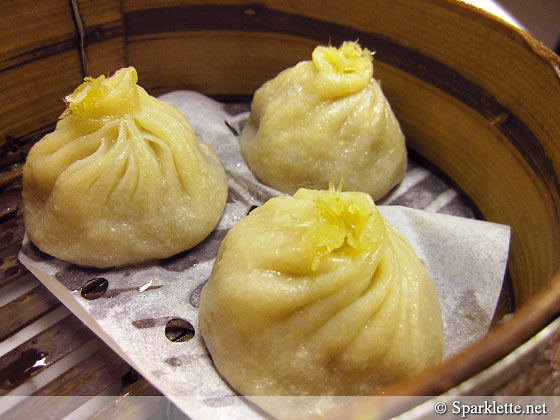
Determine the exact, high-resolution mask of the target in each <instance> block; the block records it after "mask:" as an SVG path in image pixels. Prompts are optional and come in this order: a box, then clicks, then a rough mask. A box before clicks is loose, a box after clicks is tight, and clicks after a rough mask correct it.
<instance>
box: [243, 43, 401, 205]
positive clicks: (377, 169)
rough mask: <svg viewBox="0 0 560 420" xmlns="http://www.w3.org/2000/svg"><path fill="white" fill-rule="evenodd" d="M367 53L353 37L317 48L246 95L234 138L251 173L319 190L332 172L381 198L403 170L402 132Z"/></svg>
mask: <svg viewBox="0 0 560 420" xmlns="http://www.w3.org/2000/svg"><path fill="white" fill-rule="evenodd" d="M372 75H373V65H372V55H371V53H370V52H369V51H368V50H366V49H364V50H362V49H361V48H360V47H359V46H358V45H357V44H356V43H351V42H345V43H343V44H342V46H341V47H340V48H339V49H337V48H334V47H331V46H329V47H317V48H315V51H313V60H312V61H303V62H300V63H299V64H297V65H296V66H295V67H292V68H289V69H287V70H285V71H283V72H281V73H280V74H279V75H278V76H277V77H276V78H274V79H272V80H270V81H268V82H266V83H265V84H264V85H263V86H262V87H261V88H260V89H258V90H257V92H256V93H255V95H254V98H253V102H252V105H251V115H250V117H249V121H248V122H247V124H246V125H245V127H244V129H243V132H242V134H241V136H240V139H239V142H240V146H241V152H242V154H243V157H244V159H245V162H246V163H247V165H248V166H249V168H250V169H251V170H252V171H253V173H254V175H255V176H256V177H257V179H258V180H259V181H261V182H263V183H264V184H266V185H268V186H271V187H273V188H276V189H277V190H279V191H283V192H285V193H289V194H293V193H294V192H295V191H296V190H297V189H298V188H300V187H304V188H314V189H325V188H327V187H328V183H329V181H330V180H331V179H332V178H333V174H334V175H337V176H339V177H343V178H344V185H345V188H346V189H348V190H350V191H363V192H366V193H369V194H370V195H371V196H372V197H373V199H374V200H377V199H379V198H381V197H383V196H384V195H385V194H386V193H387V192H388V191H389V190H390V189H391V188H392V187H394V186H395V185H396V184H397V183H398V182H399V181H400V180H401V179H402V177H403V176H404V173H405V170H406V148H405V142H404V136H403V134H402V132H401V129H400V127H399V123H398V122H397V120H396V118H395V116H394V114H393V111H392V110H391V107H390V106H389V103H388V102H387V100H386V98H385V96H384V95H383V92H382V91H381V88H380V86H379V84H378V83H377V82H376V81H375V80H374V79H373V78H372Z"/></svg>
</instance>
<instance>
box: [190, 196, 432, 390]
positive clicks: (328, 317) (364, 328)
mask: <svg viewBox="0 0 560 420" xmlns="http://www.w3.org/2000/svg"><path fill="white" fill-rule="evenodd" d="M199 327H200V331H201V333H202V336H203V338H204V341H205V343H206V345H207V347H208V349H209V351H210V354H211V355H212V359H213V361H214V363H215V365H216V367H217V369H218V371H219V372H220V373H221V374H222V376H223V377H224V378H225V379H226V380H227V381H228V382H229V383H230V384H231V385H232V386H233V387H234V388H235V389H236V390H237V391H239V392H240V393H241V394H244V395H253V396H255V395H263V396H267V395H365V394H369V393H373V392H377V391H379V390H380V389H381V388H382V387H383V386H385V385H387V384H389V383H391V382H393V381H396V380H398V379H401V378H403V377H406V376H410V375H414V374H417V373H419V372H420V371H422V370H423V369H425V368H428V367H430V366H433V365H435V364H437V363H439V362H440V361H441V358H442V352H443V322H442V315H441V308H440V305H439V300H438V297H437V293H436V290H435V288H434V284H433V281H432V279H431V277H430V276H429V274H428V273H427V271H426V269H425V268H424V266H423V265H422V263H421V262H420V261H419V259H418V257H417V256H416V254H415V252H414V250H413V249H412V248H411V246H410V244H409V243H408V242H407V241H406V240H405V239H404V238H403V237H402V236H401V234H399V233H398V232H397V231H396V230H395V229H394V228H393V227H392V226H391V225H390V224H389V223H388V222H387V221H385V220H384V219H383V218H382V217H381V215H380V214H379V212H378V210H377V208H376V207H375V205H374V203H373V201H372V200H371V197H370V196H368V195H367V194H364V193H357V192H339V191H334V190H332V189H331V190H329V191H312V190H305V189H301V190H299V191H298V192H297V193H296V194H295V195H294V196H293V197H277V198H273V199H271V200H269V201H268V202H267V203H266V204H264V205H263V206H261V207H259V208H258V209H256V210H254V211H253V212H251V213H250V214H249V216H247V217H246V218H244V219H242V220H241V221H240V222H238V223H237V224H236V225H235V226H234V227H233V228H232V229H231V230H230V231H229V232H228V234H227V236H226V237H225V239H224V241H223V243H222V246H221V248H220V251H219V253H218V257H217V259H216V262H215V264H214V268H213V271H212V274H211V276H210V279H209V281H208V283H207V284H206V285H205V287H204V288H203V290H202V296H201V301H200V313H199Z"/></svg>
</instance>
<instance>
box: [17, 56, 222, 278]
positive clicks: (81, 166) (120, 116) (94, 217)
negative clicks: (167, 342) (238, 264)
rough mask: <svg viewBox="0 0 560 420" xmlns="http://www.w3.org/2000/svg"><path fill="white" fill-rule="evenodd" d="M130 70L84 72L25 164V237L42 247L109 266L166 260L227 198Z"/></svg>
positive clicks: (209, 223) (177, 120) (216, 175)
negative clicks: (83, 78) (86, 75)
mask: <svg viewBox="0 0 560 420" xmlns="http://www.w3.org/2000/svg"><path fill="white" fill-rule="evenodd" d="M137 79H138V77H137V73H136V70H135V69H134V68H133V67H129V68H125V69H121V70H119V71H117V72H116V73H115V74H114V75H113V76H112V77H110V78H105V77H104V76H101V77H99V78H96V79H91V78H87V79H86V81H85V82H84V83H83V84H82V85H81V86H79V87H78V88H77V89H76V90H75V91H74V93H73V94H71V95H69V96H67V97H66V99H65V100H66V102H67V109H66V111H65V112H64V113H63V114H62V115H61V117H60V120H59V121H58V123H57V125H56V129H55V130H54V132H52V133H49V134H47V135H46V136H44V137H43V138H42V139H41V140H40V141H39V142H38V143H37V144H35V145H34V146H33V148H32V149H31V151H30V152H29V156H28V158H27V161H26V164H25V166H24V170H23V206H24V220H25V227H26V231H27V234H28V235H29V237H30V239H31V240H32V241H33V243H34V244H35V245H36V246H37V247H39V248H40V249H41V250H42V251H44V252H46V253H48V254H51V255H53V256H55V257H58V258H60V259H63V260H67V261H70V262H72V263H75V264H79V265H84V266H94V267H110V266H120V265H125V264H132V263H139V262H143V261H146V260H151V259H157V258H165V257H169V256H171V255H174V254H176V253H179V252H181V251H184V250H186V249H189V248H191V247H193V246H195V245H196V244H198V243H199V242H201V241H202V240H203V239H204V238H205V237H206V236H207V235H208V234H209V233H210V232H211V231H212V229H213V228H214V227H215V226H216V224H217V222H218V220H219V219H220V217H221V215H222V213H223V209H224V206H225V202H226V198H227V181H226V176H225V172H224V169H223V168H222V166H221V164H220V162H219V161H218V158H217V157H216V155H215V154H214V152H213V151H212V150H211V149H210V148H209V147H208V146H207V145H206V144H204V143H202V142H200V141H199V140H198V139H197V138H196V136H195V134H194V132H193V129H192V128H191V126H190V125H189V123H188V122H187V120H186V119H185V118H184V117H183V116H182V115H181V114H180V113H179V112H178V111H177V110H176V109H174V108H173V107H172V106H170V105H168V104H166V103H164V102H162V101H160V100H158V99H156V98H154V97H152V96H150V95H148V94H147V93H146V91H145V90H144V89H143V88H141V87H140V86H138V85H137Z"/></svg>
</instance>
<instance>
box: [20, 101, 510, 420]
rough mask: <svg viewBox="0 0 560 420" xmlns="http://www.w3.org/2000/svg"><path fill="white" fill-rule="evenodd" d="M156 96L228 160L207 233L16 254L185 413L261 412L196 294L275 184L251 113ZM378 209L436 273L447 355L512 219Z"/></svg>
mask: <svg viewBox="0 0 560 420" xmlns="http://www.w3.org/2000/svg"><path fill="white" fill-rule="evenodd" d="M161 99H163V100H165V101H166V102H168V103H170V104H172V105H173V106H175V107H176V108H177V109H179V111H181V112H182V113H183V114H184V115H185V116H186V117H187V119H188V120H189V122H190V123H191V125H192V126H193V128H194V130H195V132H196V134H197V135H198V137H199V138H200V139H201V140H203V141H205V142H206V143H208V144H209V145H210V146H211V147H212V148H213V149H214V151H215V152H216V153H217V155H218V157H219V158H220V160H221V162H222V164H223V165H224V167H225V169H226V173H227V176H228V182H229V189H230V194H229V198H228V202H227V204H226V209H225V212H224V215H223V217H222V219H221V220H220V222H219V224H218V226H217V227H216V229H215V230H214V232H213V233H212V234H211V235H210V236H209V237H208V238H207V239H206V240H205V241H204V242H203V243H201V244H200V245H198V246H197V247H196V248H194V249H192V250H190V251H187V252H184V253H182V254H180V255H178V256H175V257H171V258H169V259H167V260H162V261H159V262H154V263H149V264H144V265H140V266H133V267H123V268H118V269H113V270H95V269H83V268H80V267H76V266H74V265H71V264H69V263H67V262H64V261H60V260H57V259H53V258H51V257H49V256H47V255H45V254H42V253H41V252H40V251H38V250H37V249H36V248H35V247H34V246H33V245H32V244H30V243H29V242H27V239H25V240H24V245H23V247H22V252H21V253H20V256H19V258H20V261H21V262H22V263H23V264H24V265H25V266H26V267H27V268H28V269H29V270H30V271H31V272H32V273H33V274H34V275H35V276H36V277H37V278H38V279H39V280H41V281H42V282H43V283H44V284H45V286H46V287H47V288H48V289H49V290H50V291H51V292H52V293H53V294H54V295H56V296H57V297H58V298H59V299H60V300H61V301H62V302H63V303H64V304H65V305H66V306H67V307H68V308H69V309H70V310H71V311H72V312H73V313H74V314H75V315H76V316H78V317H79V318H80V319H81V320H82V321H83V322H84V323H85V324H86V325H87V326H88V327H89V328H91V329H92V330H93V331H94V332H95V333H96V334H97V335H99V336H100V337H101V338H102V339H103V340H104V341H105V342H106V343H107V344H108V345H109V346H111V347H112V348H113V349H114V350H115V351H116V352H117V353H118V354H119V355H120V356H121V357H122V358H123V359H125V360H126V361H127V362H128V363H130V364H131V365H132V366H133V367H134V368H135V369H136V370H137V371H138V372H139V373H140V374H141V375H142V376H144V377H145V378H146V379H147V380H148V381H150V382H151V383H152V384H153V385H154V386H155V387H157V388H158V389H159V390H160V391H161V392H162V393H164V394H165V395H167V396H168V397H170V398H171V400H172V401H174V402H175V403H176V404H177V406H178V407H179V408H180V409H181V410H182V411H183V412H185V413H186V414H187V415H188V416H190V417H191V418H193V419H207V418H224V419H226V418H227V419H260V418H263V416H266V414H264V413H263V412H261V411H260V410H258V409H255V407H254V406H252V404H249V403H248V402H247V401H246V400H245V399H243V398H238V397H236V393H235V391H233V390H232V389H231V388H230V387H229V386H228V384H227V383H226V382H224V380H223V379H222V378H221V377H220V376H219V374H218V373H217V371H216V370H215V368H214V366H213V364H212V361H211V359H210V357H209V355H208V353H207V350H206V348H205V346H204V343H203V341H202V339H201V337H200V334H198V301H199V298H200V291H201V289H202V286H203V284H204V283H205V281H206V280H207V279H208V276H209V274H210V271H211V269H212V264H213V261H214V258H215V255H216V253H217V250H218V247H219V245H220V243H221V240H222V239H223V237H224V235H225V234H226V233H227V230H228V229H229V228H230V227H232V226H233V225H234V224H235V223H236V222H237V221H238V220H240V219H241V218H242V217H244V216H245V215H246V214H247V212H248V211H249V209H250V208H251V207H252V206H257V205H260V204H262V203H263V202H264V201H266V200H267V199H269V198H270V197H273V196H275V195H279V194H280V193H279V192H278V191H275V190H273V189H271V188H269V187H266V186H264V185H262V184H260V183H259V182H258V181H257V180H256V179H255V177H254V176H253V175H252V173H251V171H250V170H249V169H248V168H247V166H246V165H245V163H244V161H243V158H242V157H241V154H240V151H239V146H238V143H237V139H236V135H237V134H238V133H239V131H240V130H241V128H242V125H243V123H244V121H246V119H247V117H248V112H242V113H237V112H232V109H231V107H232V105H227V106H224V105H223V104H220V103H218V102H216V101H213V100H211V99H209V98H207V97H204V96H202V95H200V94H197V93H194V92H184V91H181V92H172V93H169V94H166V95H164V96H163V97H161ZM239 106H241V105H239ZM425 173H428V172H427V171H426V170H425V169H423V168H414V169H413V170H409V171H408V172H407V175H406V177H405V180H403V182H402V183H401V186H400V187H399V188H397V189H396V190H394V191H393V192H392V193H391V194H390V195H389V196H388V197H387V198H386V199H385V200H384V201H389V202H407V200H412V201H414V200H415V199H417V201H418V200H421V199H424V198H425V194H419V193H418V191H416V193H415V194H416V196H415V195H414V194H412V195H410V194H409V196H410V197H408V198H407V199H406V200H404V201H403V199H402V197H406V196H405V195H404V194H401V192H402V190H403V189H407V188H409V187H410V185H412V184H415V183H416V184H418V183H420V181H421V180H422V179H425V177H426V176H425ZM423 174H424V175H423ZM453 194H454V192H453V191H451V192H450V191H449V190H448V189H446V190H445V191H443V192H441V194H440V196H439V197H436V199H432V200H431V201H430V203H431V206H432V207H434V204H433V203H434V202H436V201H437V200H438V199H439V200H440V201H442V200H444V197H443V196H445V195H447V196H450V195H451V196H453ZM455 195H456V193H455ZM399 197H400V198H399ZM422 197H424V198H422ZM426 207H428V208H429V207H430V205H428V206H426ZM440 207H441V206H440ZM380 211H381V214H382V215H383V216H384V217H385V218H387V219H388V220H389V221H390V222H391V223H392V224H393V225H394V226H395V227H396V228H397V229H398V230H399V231H400V232H401V233H403V234H404V236H405V237H406V238H407V239H408V240H409V241H410V243H411V244H412V246H413V247H414V249H415V250H416V252H417V254H418V256H419V257H420V259H421V261H422V262H423V263H424V265H425V266H426V268H427V269H428V272H429V273H430V274H431V275H432V278H433V279H434V281H435V284H436V288H437V290H438V294H439V298H440V302H441V306H442V311H443V318H444V338H445V355H446V357H447V356H449V355H450V354H453V353H454V352H456V351H457V350H459V349H461V348H463V347H465V346H466V345H467V344H469V343H470V342H472V341H474V340H476V339H478V338H480V337H481V336H483V335H484V334H485V333H486V332H487V330H488V327H489V325H490V322H491V320H492V316H493V313H494V310H495V307H496V303H497V300H498V297H499V294H500V290H501V287H502V279H503V276H504V272H505V267H506V263H507V255H508V248H509V235H510V232H509V228H508V227H507V226H503V225H498V224H493V223H488V222H482V221H477V220H473V219H468V218H461V217H455V216H450V215H443V214H435V213H431V212H428V211H419V210H415V209H411V208H406V207H401V206H380ZM95 277H103V278H105V279H107V280H108V282H109V288H108V291H107V293H106V294H105V295H104V296H103V297H101V298H99V299H96V300H86V299H84V298H82V297H81V296H80V289H81V287H82V286H83V285H84V284H85V283H86V282H87V281H88V280H90V279H92V278H95ZM172 318H181V319H184V320H187V321H189V322H190V323H191V324H192V325H193V326H194V328H195V336H194V338H193V339H191V340H190V341H187V342H182V343H175V342H171V341H169V340H168V339H167V338H166V336H165V334H164V329H165V325H166V323H167V322H168V321H169V320H170V319H172Z"/></svg>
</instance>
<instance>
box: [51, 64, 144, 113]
mask: <svg viewBox="0 0 560 420" xmlns="http://www.w3.org/2000/svg"><path fill="white" fill-rule="evenodd" d="M137 81H138V75H137V73H136V69H135V68H134V67H128V68H124V69H121V70H118V71H117V72H116V73H115V74H114V75H113V76H111V77H109V78H105V76H103V75H101V76H99V77H97V78H92V77H86V78H85V79H84V82H83V83H82V84H81V85H80V86H78V87H77V88H76V90H74V92H73V93H72V94H70V95H68V96H66V97H65V98H64V102H66V110H65V111H64V112H63V113H62V115H61V116H60V119H62V118H65V117H68V116H72V117H74V118H77V119H83V118H94V119H95V118H111V117H113V116H119V115H123V114H124V113H126V112H127V111H128V110H133V109H135V107H136V106H137V103H138V94H137V91H136V90H137V86H136V82H137Z"/></svg>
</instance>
